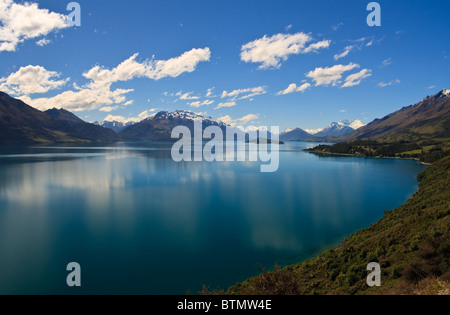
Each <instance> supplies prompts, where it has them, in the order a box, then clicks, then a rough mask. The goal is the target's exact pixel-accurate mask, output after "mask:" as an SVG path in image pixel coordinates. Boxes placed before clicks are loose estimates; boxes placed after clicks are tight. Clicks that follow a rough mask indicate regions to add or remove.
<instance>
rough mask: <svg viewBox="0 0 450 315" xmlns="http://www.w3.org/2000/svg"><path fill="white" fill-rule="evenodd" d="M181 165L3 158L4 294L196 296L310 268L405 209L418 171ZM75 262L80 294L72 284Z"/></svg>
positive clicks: (126, 148) (322, 165)
mask: <svg viewBox="0 0 450 315" xmlns="http://www.w3.org/2000/svg"><path fill="white" fill-rule="evenodd" d="M315 145H316V144H310V143H287V144H286V145H284V146H282V147H281V152H280V168H279V170H278V172H275V173H261V172H260V164H259V163H251V162H229V163H218V162H215V163H208V162H191V163H189V162H181V163H176V162H174V161H172V159H171V155H170V148H171V145H170V144H168V143H151V144H139V143H134V144H132V143H130V144H126V143H118V144H114V145H111V146H104V147H95V146H47V147H17V148H0V294H55V293H56V294H185V293H186V292H188V291H190V292H192V293H194V294H195V293H197V292H199V291H200V290H201V288H202V286H203V285H206V286H209V287H210V288H212V289H215V288H227V287H229V286H231V285H234V284H235V283H236V282H240V281H243V280H245V279H247V278H248V277H250V276H253V275H256V274H258V273H259V272H260V268H261V266H264V267H268V268H270V267H273V266H274V264H275V263H278V264H281V265H287V264H292V263H297V262H301V261H303V260H305V259H307V258H310V257H313V256H314V255H316V254H318V253H320V252H321V251H323V250H325V249H327V248H330V247H332V246H336V245H338V244H339V242H340V241H342V240H343V239H344V238H345V237H347V236H349V235H350V234H352V233H354V232H355V231H357V230H360V229H362V228H365V227H368V226H370V225H371V224H372V223H375V222H376V221H378V220H379V219H380V218H382V217H383V214H384V211H385V210H392V209H395V208H396V207H398V206H400V205H401V204H403V203H405V202H406V201H407V200H408V199H409V198H410V197H411V196H412V194H413V193H414V192H415V191H417V187H418V182H417V179H416V177H417V174H419V173H420V172H421V171H422V170H423V169H424V166H422V165H420V164H419V163H418V162H416V161H410V160H395V159H366V158H354V157H335V156H334V157H319V156H316V155H314V154H310V153H306V152H302V151H301V150H302V149H304V148H307V147H313V146H315ZM70 262H77V263H79V264H80V265H81V271H82V273H81V274H82V287H81V288H69V287H68V286H67V284H66V277H67V275H68V273H69V272H68V271H66V266H67V265H68V264H69V263H70Z"/></svg>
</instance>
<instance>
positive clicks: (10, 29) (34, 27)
mask: <svg viewBox="0 0 450 315" xmlns="http://www.w3.org/2000/svg"><path fill="white" fill-rule="evenodd" d="M67 27H68V25H67V23H66V16H65V15H63V14H59V13H55V12H50V11H49V10H47V9H39V6H38V4H37V3H30V2H24V3H21V4H19V3H15V2H13V1H12V0H0V51H16V49H17V45H19V44H20V43H22V42H24V41H25V40H28V39H33V38H38V37H41V36H46V35H48V34H49V33H51V32H53V31H57V30H60V29H64V28H67ZM39 42H41V41H38V43H39ZM41 43H43V42H41Z"/></svg>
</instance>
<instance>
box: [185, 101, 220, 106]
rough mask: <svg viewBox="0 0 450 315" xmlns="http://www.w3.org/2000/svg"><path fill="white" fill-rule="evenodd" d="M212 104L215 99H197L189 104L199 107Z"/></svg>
mask: <svg viewBox="0 0 450 315" xmlns="http://www.w3.org/2000/svg"><path fill="white" fill-rule="evenodd" d="M211 104H214V101H212V100H206V101H203V102H200V101H196V102H192V103H189V106H192V107H196V108H198V107H202V106H207V105H211Z"/></svg>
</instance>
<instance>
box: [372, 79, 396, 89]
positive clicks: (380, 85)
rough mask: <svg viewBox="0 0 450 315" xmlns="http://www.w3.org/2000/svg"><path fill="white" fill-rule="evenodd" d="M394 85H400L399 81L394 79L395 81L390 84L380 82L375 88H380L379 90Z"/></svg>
mask: <svg viewBox="0 0 450 315" xmlns="http://www.w3.org/2000/svg"><path fill="white" fill-rule="evenodd" d="M395 84H400V80H399V79H396V80H394V81H391V82H380V83H378V84H377V86H378V87H381V88H384V87H387V86H391V85H395Z"/></svg>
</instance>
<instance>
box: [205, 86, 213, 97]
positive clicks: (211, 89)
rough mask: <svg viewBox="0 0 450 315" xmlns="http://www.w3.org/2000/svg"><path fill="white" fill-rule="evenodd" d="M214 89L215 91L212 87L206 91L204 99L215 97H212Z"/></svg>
mask: <svg viewBox="0 0 450 315" xmlns="http://www.w3.org/2000/svg"><path fill="white" fill-rule="evenodd" d="M214 89H215V87H212V88H210V89H208V90H207V91H206V95H205V97H216V95H213V92H214Z"/></svg>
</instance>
